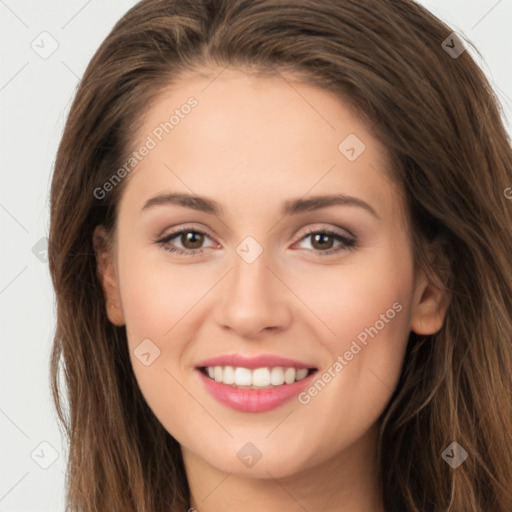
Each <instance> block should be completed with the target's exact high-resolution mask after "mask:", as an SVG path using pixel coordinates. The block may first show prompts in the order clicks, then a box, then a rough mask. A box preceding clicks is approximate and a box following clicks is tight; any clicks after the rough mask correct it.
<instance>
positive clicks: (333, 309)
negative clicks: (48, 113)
mask: <svg viewBox="0 0 512 512" xmlns="http://www.w3.org/2000/svg"><path fill="white" fill-rule="evenodd" d="M465 49H466V45H465V43H464V42H463V41H462V40H460V38H458V37H457V36H456V35H455V34H453V33H452V31H451V30H450V29H449V27H447V26H446V25H445V24H443V23H441V22H440V21H439V20H438V19H436V18H435V17H434V16H433V15H432V14H430V13H429V12H428V11H426V10H425V9H424V8H422V7H420V6H419V5H417V4H415V3H414V2H411V1H408V0H399V1H396V0H395V1H382V0H365V1H360V0H358V1H356V0H348V1H347V0H343V1H342V0H337V1H332V0H329V1H328V0H316V1H306V0H301V1H299V2H297V1H294V2H291V1H288V0H279V1H271V0H252V1H248V0H229V1H228V0H209V1H207V0H203V1H191V0H175V1H171V0H143V1H142V2H140V3H139V4H137V5H136V6H135V7H134V8H133V9H131V10H130V11H129V12H128V13H127V14H126V15H125V16H124V17H123V18H122V19H121V20H120V21H119V22H118V23H117V24H116V26H115V27H114V29H113V30H112V32H111V33H110V34H109V36H108V37H107V38H106V40H105V41H104V42H103V44H102V45H101V47H100V48H99V50H98V51H97V53H96V55H95V56H94V58H93V59H92V61H91V63H90V64H89V67H88V69H87V71H86V73H85V75H84V77H83V80H82V82H81V84H80V87H79V89H78V91H77V95H76V98H75V101H74V103H73V106H72V108H71V111H70V114H69V118H68V121H67V124H66V128H65V132H64V135H63V138H62V141H61V144H60V147H59V151H58V155H57V160H56V166H55V173H54V177H53V182H52V189H51V230H50V243H49V259H50V268H51V273H52V277H53V283H54V287H55V290H56V295H57V306H58V307H57V321H58V323H57V330H56V334H55V340H54V347H53V353H52V367H51V372H52V387H53V393H54V398H55V403H56V407H57V411H58V413H59V416H60V419H61V421H62V422H63V424H64V425H65V427H66V434H67V435H68V436H69V442H70V451H69V467H68V473H69V482H68V495H67V501H68V507H69V510H74V511H75V510H76V511H93V510H94V511H118V510H119V511H123V512H124V511H128V510H133V511H135V510H137V511H145V512H156V511H169V510H172V511H182V510H193V509H196V510H199V511H200V512H209V511H218V510H222V511H228V512H229V511H230V510H235V509H236V510H238V509H241V508H243V509H244V510H246V511H252V510H267V511H273V510H311V511H313V510H324V511H326V510H327V511H330V510H332V511H334V510H343V511H345V512H353V511H363V510H364V511H372V512H373V511H386V512H395V511H396V512H402V511H410V512H420V511H421V512H423V511H428V512H441V511H443V512H456V511H457V512H459V511H471V512H477V511H490V510H492V511H497V512H505V511H508V510H512V490H511V489H512V448H511V446H512V443H511V441H512V403H511V400H510V395H511V391H512V377H511V372H510V369H511V368H512V335H511V332H512V266H511V263H510V254H511V253H512V213H511V211H512V204H511V202H510V200H508V198H507V194H506V193H505V192H504V191H506V190H507V189H508V188H507V187H510V186H511V183H512V151H511V147H510V141H509V139H508V137H507V133H506V131H505V129H504V127H503V123H502V120H501V118H500V111H499V106H498V102H497V99H496V97H495V95H494V93H493V92H492V90H491V88H490V86H489V83H488V81H487V80H486V78H485V76H484V75H483V73H482V71H481V70H480V69H479V68H478V67H477V65H476V64H475V62H474V61H473V60H472V58H471V56H470V55H469V54H468V52H467V51H465ZM60 362H63V363H64V368H65V376H66V384H67V388H68V396H69V415H68V416H67V417H66V415H65V413H64V411H63V407H62V403H61V402H62V400H61V394H60V393H59V388H58V386H59V382H58V371H59V364H60Z"/></svg>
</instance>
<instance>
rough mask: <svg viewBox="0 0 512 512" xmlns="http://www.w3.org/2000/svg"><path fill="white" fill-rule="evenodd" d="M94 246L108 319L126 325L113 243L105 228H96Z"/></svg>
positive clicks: (97, 270) (118, 324)
mask: <svg viewBox="0 0 512 512" xmlns="http://www.w3.org/2000/svg"><path fill="white" fill-rule="evenodd" d="M93 246H94V252H95V254H96V265H97V266H96V273H97V275H98V279H99V281H100V283H101V287H102V289H103V294H104V297H105V303H106V308H107V311H106V313H107V317H108V319H109V320H110V322H112V323H113V324H114V325H117V326H119V327H120V326H122V325H124V323H125V321H124V314H123V309H122V307H121V296H120V294H119V282H118V279H117V271H116V265H115V258H114V251H113V246H112V243H111V241H110V239H109V237H108V236H107V233H106V231H105V228H104V227H103V226H96V228H95V229H94V233H93Z"/></svg>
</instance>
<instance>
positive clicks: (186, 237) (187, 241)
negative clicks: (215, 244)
mask: <svg viewBox="0 0 512 512" xmlns="http://www.w3.org/2000/svg"><path fill="white" fill-rule="evenodd" d="M180 242H181V244H182V245H183V247H184V248H185V249H191V250H192V249H200V248H201V246H202V245H203V243H204V233H200V232H199V231H183V232H182V233H181V237H180Z"/></svg>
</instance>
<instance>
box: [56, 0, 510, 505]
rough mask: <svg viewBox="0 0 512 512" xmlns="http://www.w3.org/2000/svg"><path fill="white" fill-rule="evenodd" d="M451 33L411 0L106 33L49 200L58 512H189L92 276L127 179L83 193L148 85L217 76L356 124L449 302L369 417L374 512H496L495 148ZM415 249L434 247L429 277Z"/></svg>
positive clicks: (231, 15) (274, 5)
mask: <svg viewBox="0 0 512 512" xmlns="http://www.w3.org/2000/svg"><path fill="white" fill-rule="evenodd" d="M451 33H452V29H450V27H448V26H447V25H445V24H444V23H442V22H441V21H439V20H438V19H437V18H436V17H434V16H433V15H432V14H431V13H429V12H428V11H427V10H425V9H424V8H423V7H421V6H420V5H418V4H416V3H414V2H413V1H410V0H293V1H292V0H143V1H142V2H140V3H138V4H137V5H135V6H134V7H133V8H132V9H131V10H130V11H129V12H128V13H127V14H126V15H125V16H124V17H123V18H122V19H121V20H120V21H119V22H118V23H117V24H116V25H115V27H114V28H113V30H112V31H111V33H110V34H109V35H108V37H107V38H106V39H105V41H104V42H103V43H102V45H101V46H100V48H99V49H98V51H97V52H96V54H95V55H94V57H93V59H92V60H91V62H90V64H89V66H88V68H87V70H86V72H85V74H84V76H83V78H82V81H81V83H80V86H79V88H78V91H77V94H76V97H75V99H74V102H73V105H72V107H71V110H70V113H69V117H68V119H67V123H66V126H65V131H64V134H63V137H62V141H61V143H60V146H59V149H58V154H57V158H56V163H55V172H54V175H53V181H52V186H51V226H50V241H49V264H50V270H51V275H52V279H53V284H54V287H55V290H56V299H57V326H56V333H55V339H54V344H53V350H52V357H51V381H52V391H53V397H54V401H55V405H56V408H57V412H58V415H59V418H60V421H61V422H62V424H63V425H64V427H65V430H66V432H65V434H66V436H67V437H68V438H69V456H68V481H67V509H66V510H69V511H74V512H75V511H76V512H93V511H94V512H129V511H133V512H135V511H138V512H164V511H166V512H168V511H184V510H186V509H187V507H188V503H189V502H188V500H189V488H188V484H187V479H186V475H185V471H184V466H183V462H182V459H181V452H180V448H179V445H178V443H177V441H176V440H175V439H174V438H173V437H172V436H171V435H170V434H169V433H168V432H167V431H166V430H165V429H164V428H163V427H162V425H161V424H160V423H159V421H158V420H157V419H156V417H155V416H154V415H153V413H152V411H151V410H150V409H149V407H148V406H147V404H146V402H145V400H144V398H143V396H142V394H141V392H140V391H139V388H138V386H137V382H136V380H135V377H134V374H133V371H132V368H131V364H130V359H129V354H128V349H127V338H126V331H125V328H124V327H116V326H114V325H112V324H111V323H110V322H109V321H108V319H107V316H106V307H105V299H104V295H103V292H102V289H101V286H100V282H99V279H98V276H97V270H96V259H95V252H94V247H93V242H92V234H93V230H94V228H95V227H96V226H98V225H104V226H106V227H107V229H108V230H110V232H112V230H113V229H114V227H115V222H116V205H117V204H118V201H119V197H120V194H121V193H122V190H123V188H124V186H125V185H126V182H127V180H128V179H129V176H127V177H125V178H124V179H123V180H121V181H120V183H119V184H117V186H115V187H113V189H112V190H111V191H109V193H107V194H105V195H104V197H101V198H98V194H97V193H96V194H95V190H97V189H98V187H102V185H103V184H104V183H106V182H107V181H109V179H111V177H112V175H113V173H115V171H116V170H117V169H119V168H120V167H121V166H122V164H123V162H125V161H126V157H127V155H128V154H129V153H130V151H133V149H134V148H133V144H134V137H135V132H136V130H137V128H138V127H139V126H140V125H141V121H142V119H143V116H144V113H145V112H147V110H148V109H149V108H150V107H151V104H152V101H154V100H155V98H156V97H157V96H158V94H159V93H160V92H161V91H162V89H163V88H164V87H166V86H168V85H169V84H172V83H173V82H174V81H175V80H178V79H179V77H180V74H182V73H183V72H186V71H192V72H193V71H195V70H202V69H206V68H207V67H209V68H212V66H216V67H217V69H222V67H224V66H228V65H229V66H231V67H239V68H242V67H243V68H244V69H246V70H247V71H248V72H249V71H251V70H253V71H254V72H258V73H260V74H271V73H274V74H275V73H280V72H283V71H290V72H294V73H295V74H296V75H297V76H300V77H301V80H303V81H304V82H308V83H310V84H314V85H316V86H319V87H321V88H323V89H325V90H329V91H332V92H334V93H336V94H337V95H338V97H339V98H340V99H342V100H343V101H346V102H350V104H351V105H353V106H354V107H355V108H357V109H358V111H359V112H360V113H361V115H365V116H366V117H367V118H368V119H370V120H372V130H373V133H374V135H375V136H376V137H377V138H378V139H379V140H380V141H381V142H382V143H383V144H384V145H385V146H386V147H387V148H388V151H389V154H390V156H391V157H392V161H393V166H392V167H393V168H392V173H393V175H392V178H393V179H394V180H395V181H396V183H398V184H399V187H400V189H401V190H402V191H403V193H404V196H405V197H406V199H407V205H408V215H409V219H410V221H411V239H412V243H413V247H414V255H415V261H416V262H418V264H420V265H421V266H422V268H424V269H427V270H428V271H429V272H434V273H435V274H436V275H437V276H439V278H440V279H441V281H442V284H443V286H444V287H445V289H446V291H448V292H449V293H450V295H451V302H450V306H449V308H448V311H447V314H446V318H445V322H444V325H443V327H442V328H441V330H440V331H438V332H437V333H436V334H434V335H431V336H420V335H416V334H415V333H414V332H411V334H410V337H409V342H408V346H407V353H406V357H405V360H404V365H403V371H402V375H401V379H400V382H399V384H398V387H397V389H396V391H395V393H394V395H393V397H392V399H391V401H390V403H389V404H388V406H387V408H386V410H385V411H384V413H383V415H382V417H381V429H380V437H379V444H378V448H379V452H378V456H379V464H380V468H381V487H382V495H383V498H384V506H385V509H386V511H389V512H403V511H410V512H441V511H442V512H462V511H464V512H482V511H491V510H492V511H493V512H507V511H508V512H509V511H510V510H512V491H511V488H512V402H511V394H512V263H511V255H512V201H510V200H508V199H507V197H506V194H504V190H506V189H507V188H508V187H510V186H512V150H511V145H510V140H509V138H508V135H507V133H506V131H505V129H504V125H503V122H502V118H501V111H500V106H499V103H498V100H497V98H496V96H495V94H494V92H493V90H492V88H491V86H490V84H489V82H488V80H487V79H486V77H485V76H484V74H483V72H482V71H481V69H480V68H479V67H478V66H477V64H476V63H475V62H474V60H473V59H472V57H471V56H470V53H469V52H468V51H465V52H462V54H461V55H460V56H458V57H457V58H455V56H454V55H450V53H449V51H447V48H446V46H443V41H445V40H446V39H447V38H448V37H449V36H450V34H451ZM448 40H449V41H450V45H449V47H450V48H453V47H454V46H455V42H453V40H450V39H448ZM251 72H252V71H251ZM427 246H432V247H437V248H438V254H439V258H438V260H437V261H436V262H434V264H433V265H432V266H429V261H427V259H426V257H425V254H426V248H427ZM61 363H62V369H63V374H64V377H65V382H66V387H67V395H66V397H67V399H68V404H67V408H66V407H65V405H66V404H64V399H63V397H62V395H61V392H59V382H60V381H59V368H60V364H61ZM452 442H457V443H458V444H459V445H460V446H461V447H462V448H464V450H465V451H466V452H467V454H468V457H467V459H466V460H465V462H464V463H463V464H461V465H460V466H459V467H458V468H456V469H454V468H452V467H450V465H449V464H447V463H446V462H445V461H444V460H443V458H442V453H443V451H444V450H445V449H446V448H447V447H448V446H449V445H450V444H451V443H452Z"/></svg>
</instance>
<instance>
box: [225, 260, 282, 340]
mask: <svg viewBox="0 0 512 512" xmlns="http://www.w3.org/2000/svg"><path fill="white" fill-rule="evenodd" d="M272 267H275V265H272V264H271V262H269V261H268V259H267V257H266V253H265V251H264V252H263V254H261V255H260V256H259V257H258V258H257V259H256V260H255V261H254V262H252V263H247V262H246V261H244V260H243V259H242V258H240V257H239V256H238V255H235V258H234V268H232V270H231V271H230V272H229V274H228V275H227V276H226V277H225V279H224V284H223V286H222V288H221V289H220V290H219V291H220V294H221V297H220V300H219V302H218V303H217V305H216V307H215V320H216V322H217V324H218V325H219V326H220V327H221V328H222V329H229V330H231V331H233V332H234V333H236V335H237V336H238V337H243V338H247V339H257V338H259V337H260V336H261V334H262V333H264V332H266V331H268V330H276V331H277V330H283V329H285V328H287V327H288V325H289V324H290V321H291V311H290V307H289V306H290V304H289V298H290V296H292V294H291V292H290V291H289V290H288V288H287V287H286V285H285V284H284V283H283V281H284V280H283V278H282V277H281V278H280V276H279V272H278V271H276V270H275V269H274V268H272Z"/></svg>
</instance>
